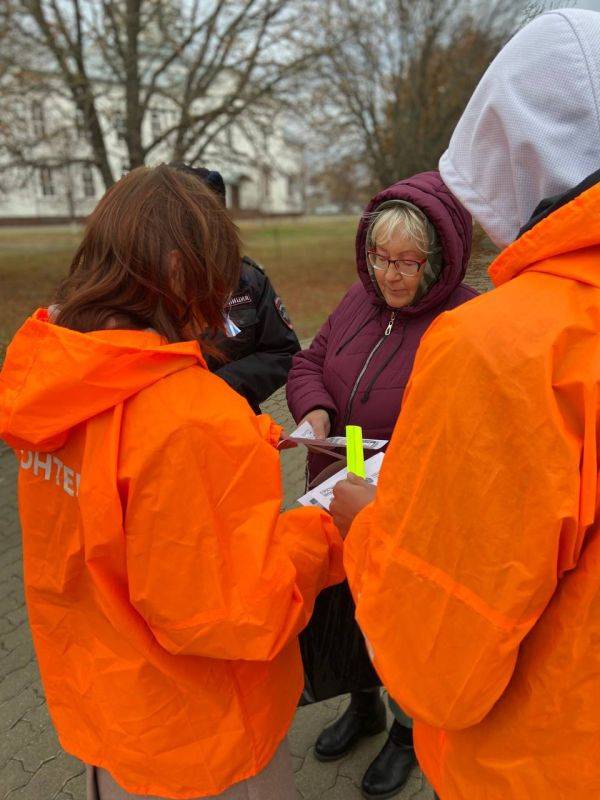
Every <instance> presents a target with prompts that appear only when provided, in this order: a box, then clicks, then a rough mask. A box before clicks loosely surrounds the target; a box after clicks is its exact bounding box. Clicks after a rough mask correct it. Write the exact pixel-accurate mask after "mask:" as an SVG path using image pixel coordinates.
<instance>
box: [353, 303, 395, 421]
mask: <svg viewBox="0 0 600 800" xmlns="http://www.w3.org/2000/svg"><path fill="white" fill-rule="evenodd" d="M395 319H396V312H395V311H392V316H391V317H390V321H389V322H388V324H387V328H386V329H385V331H384V332H383V336H382V337H381V339H380V340H379V341H378V342H377V344H376V345H375V347H374V348H373V349H372V350H371V352H370V353H369V355H368V356H367V360H366V361H365V363H364V364H363V366H362V369H361V371H360V372H359V373H358V376H357V378H356V380H355V381H354V386H353V387H352V391H351V392H350V399H349V400H348V405H347V407H346V415H345V417H344V425H343V429H344V430H345V428H346V425H347V424H348V420H349V419H350V414H351V413H352V404H353V403H354V398H355V396H356V392H357V391H358V386H359V384H360V382H361V381H362V379H363V377H364V374H365V372H366V371H367V370H368V368H369V364H370V363H371V361H372V360H373V356H374V355H375V353H376V352H377V351H378V350H379V348H380V347H381V345H382V344H383V343H384V342H385V340H386V339H387V337H388V336H389V335H390V333H391V332H392V328H393V327H394V320H395ZM341 435H342V436H343V435H344V434H343V431H342V434H341Z"/></svg>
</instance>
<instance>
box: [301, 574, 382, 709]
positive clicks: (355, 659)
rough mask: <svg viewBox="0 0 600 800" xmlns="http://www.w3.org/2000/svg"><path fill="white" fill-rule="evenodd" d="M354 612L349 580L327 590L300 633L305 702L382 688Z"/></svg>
mask: <svg viewBox="0 0 600 800" xmlns="http://www.w3.org/2000/svg"><path fill="white" fill-rule="evenodd" d="M355 612H356V608H355V606H354V600H353V599H352V595H351V593H350V589H349V587H348V583H347V582H346V581H345V582H344V583H341V584H338V585H337V586H331V587H330V588H329V589H325V590H324V591H323V592H321V594H320V595H319V596H318V597H317V601H316V603H315V610H314V613H313V616H312V618H311V620H310V622H309V624H308V626H307V627H306V628H305V630H304V631H303V632H302V633H301V634H300V650H301V652H302V661H303V663H304V673H305V680H306V688H305V692H304V700H305V702H309V703H310V702H313V703H314V702H318V701H320V700H327V699H328V698H330V697H337V696H338V695H340V694H346V693H347V692H358V691H362V690H365V689H372V688H374V687H377V686H380V685H381V681H380V679H379V676H378V675H377V673H376V672H375V670H374V669H373V665H372V664H371V659H370V658H369V654H368V653H367V648H366V646H365V640H364V637H363V635H362V633H361V631H360V628H359V627H358V625H357V624H356V620H355Z"/></svg>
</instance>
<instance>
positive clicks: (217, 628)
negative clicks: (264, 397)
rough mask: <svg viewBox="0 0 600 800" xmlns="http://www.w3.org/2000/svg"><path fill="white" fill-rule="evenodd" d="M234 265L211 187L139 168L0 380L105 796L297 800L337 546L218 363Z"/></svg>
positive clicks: (43, 609)
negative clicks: (285, 507)
mask: <svg viewBox="0 0 600 800" xmlns="http://www.w3.org/2000/svg"><path fill="white" fill-rule="evenodd" d="M239 268H240V254H239V244H238V238H237V232H236V229H235V226H234V225H233V223H232V222H231V220H230V219H229V217H228V216H227V214H226V212H225V210H224V208H223V207H222V205H221V204H220V203H219V202H218V200H217V199H216V198H215V196H214V194H213V193H212V192H211V191H210V189H208V188H203V187H201V186H199V184H198V181H197V180H196V179H195V178H194V177H192V176H189V175H185V174H183V173H180V172H177V171H176V170H174V169H172V168H169V167H166V166H160V167H156V168H154V169H148V168H139V169H137V170H134V171H133V172H131V173H130V174H129V175H128V176H127V177H125V178H123V179H122V180H121V181H119V183H117V184H116V185H115V186H113V187H112V188H111V189H110V190H109V191H108V192H107V194H106V195H105V197H104V198H103V199H102V200H101V201H100V203H99V205H98V207H97V208H96V210H95V211H94V213H93V214H92V216H91V217H90V219H89V222H88V225H87V228H86V231H85V234H84V237H83V241H82V243H81V246H80V247H79V249H78V251H77V253H76V254H75V257H74V259H73V263H72V265H71V271H70V275H69V277H68V278H67V279H66V281H65V282H64V283H63V285H62V286H61V288H60V290H59V292H58V294H57V298H56V305H55V306H54V308H53V310H52V311H51V312H50V313H48V312H47V311H45V310H40V311H38V312H37V313H36V314H35V315H34V316H33V317H31V318H30V319H29V320H27V321H26V322H25V324H24V325H23V327H22V328H21V329H20V331H19V332H18V333H17V334H16V336H15V338H14V340H13V342H12V344H11V346H10V347H9V350H8V354H7V358H6V362H5V365H4V368H3V370H2V373H1V374H0V436H1V437H2V438H3V439H5V440H6V441H7V442H8V443H9V444H10V445H11V446H12V447H13V448H15V450H16V451H17V453H18V457H19V459H20V465H21V469H20V474H19V505H20V514H21V522H22V528H23V543H24V562H25V585H26V594H27V603H28V610H29V619H30V624H31V629H32V633H33V638H34V643H35V647H36V652H37V656H38V660H39V663H40V670H41V675H42V681H43V684H44V689H45V692H46V698H47V701H48V706H49V709H50V713H51V716H52V719H53V722H54V724H55V726H56V728H57V731H58V734H59V737H60V740H61V743H62V745H63V747H64V748H65V750H67V751H68V752H70V753H72V754H73V755H75V756H77V757H79V758H80V759H82V760H83V761H84V762H86V764H88V765H89V766H88V798H90V800H92V798H93V799H94V800H117V799H118V800H122V799H123V798H133V797H139V796H140V795H143V796H144V797H145V796H146V795H151V796H152V797H155V798H157V797H161V798H198V797H215V796H218V797H220V798H228V800H235V799H237V798H253V800H267V798H268V799H269V800H271V798H275V797H277V798H278V800H291V798H293V797H295V791H294V787H293V779H292V772H291V768H290V764H289V757H288V756H287V753H286V750H285V742H284V740H285V736H286V732H287V730H288V727H289V725H290V722H291V720H292V717H293V714H294V710H295V707H296V704H297V701H298V697H299V695H300V693H301V690H302V682H303V681H302V666H301V662H300V657H299V653H298V644H297V634H298V632H299V631H300V630H301V629H302V628H303V627H304V625H305V624H306V622H307V621H308V619H309V617H310V614H311V611H312V607H313V603H314V598H315V596H316V595H317V594H318V592H319V591H320V590H321V589H322V588H324V587H325V586H327V585H329V584H331V583H334V582H336V581H339V580H341V579H342V577H343V572H342V569H341V542H340V539H339V535H338V534H337V531H336V530H335V529H334V528H333V526H332V524H331V522H330V520H329V518H328V516H327V515H326V514H321V513H320V512H318V511H316V510H314V509H302V510H298V511H294V512H290V513H288V514H284V515H280V514H279V509H280V505H281V499H282V498H281V481H280V469H279V460H278V455H277V451H276V450H275V447H274V445H275V444H276V442H277V441H278V439H279V435H280V429H279V427H278V426H277V425H275V424H274V423H273V422H272V420H270V419H269V418H267V417H264V416H262V417H261V416H259V417H256V416H255V415H254V414H253V413H252V411H251V409H250V407H249V406H248V404H247V403H246V402H245V401H244V400H243V399H242V398H241V397H239V396H238V395H237V394H236V393H235V392H234V391H233V390H232V389H230V388H229V387H228V386H227V384H226V383H225V382H224V381H222V380H221V379H220V378H218V377H216V376H215V375H213V374H211V373H210V372H209V371H208V370H207V369H206V364H205V360H204V356H203V354H202V352H201V348H200V346H199V344H198V339H200V338H201V337H202V335H203V333H204V331H205V330H206V329H207V328H211V329H214V328H223V326H224V320H223V308H224V307H225V305H226V302H227V299H228V297H229V294H230V292H231V291H232V290H233V288H234V287H235V286H236V283H237V280H238V277H239ZM209 346H210V345H208V344H206V345H203V347H204V348H205V349H206V348H208V347H209Z"/></svg>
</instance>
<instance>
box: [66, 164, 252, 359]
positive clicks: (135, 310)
mask: <svg viewBox="0 0 600 800" xmlns="http://www.w3.org/2000/svg"><path fill="white" fill-rule="evenodd" d="M174 252H175V253H176V255H175V256H174V257H172V254H173V253H174ZM173 262H175V264H174V263H173ZM239 275H240V245H239V238H238V233H237V228H236V227H235V225H234V224H233V222H232V220H231V218H230V217H229V215H228V214H227V212H226V211H225V209H224V208H223V205H222V203H220V202H219V200H218V198H217V197H216V196H215V194H214V192H212V191H211V189H209V188H208V187H206V186H204V185H203V184H202V183H201V182H200V181H199V180H198V179H197V178H196V177H194V176H192V175H186V174H185V173H183V172H180V171H178V170H176V169H173V168H172V167H168V166H166V165H165V164H162V165H161V166H158V167H154V168H149V167H138V168H137V169H134V170H133V171H132V172H130V173H129V174H128V175H126V176H125V177H123V178H121V180H120V181H119V182H118V183H116V184H115V185H114V186H112V187H111V188H110V189H109V190H108V191H107V192H106V194H105V195H104V197H103V198H102V200H100V202H99V203H98V205H97V207H96V209H95V210H94V212H93V213H92V215H91V216H90V217H89V219H88V222H87V225H86V229H85V233H84V237H83V240H82V242H81V244H80V246H79V248H78V250H77V252H76V253H75V256H74V258H73V261H72V262H71V268H70V271H69V276H68V277H67V278H66V279H65V280H64V281H63V283H62V284H61V286H60V287H59V289H58V292H57V296H56V304H57V305H58V306H59V311H58V314H57V317H56V320H55V321H56V324H58V325H62V326H63V327H66V328H71V329H73V330H77V331H82V332H87V331H92V330H99V329H102V328H106V327H109V326H110V327H120V328H153V329H154V330H156V331H157V332H158V333H160V334H161V335H162V336H164V338H165V339H166V340H167V341H169V342H177V341H183V340H185V339H198V338H200V337H202V336H203V335H204V334H205V333H206V331H207V329H208V330H215V329H217V330H218V329H221V330H222V329H223V309H224V307H225V304H226V302H227V300H228V298H229V296H230V294H231V292H232V291H233V290H234V289H235V287H236V286H237V283H238V281H239ZM202 346H203V348H204V349H205V350H206V351H208V352H209V353H211V354H212V355H215V354H216V353H215V348H214V345H212V344H211V343H210V342H207V341H203V342H202Z"/></svg>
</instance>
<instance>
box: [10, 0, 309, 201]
mask: <svg viewBox="0 0 600 800" xmlns="http://www.w3.org/2000/svg"><path fill="white" fill-rule="evenodd" d="M5 3H6V8H7V9H8V10H7V13H6V25H7V29H8V37H9V39H10V48H9V49H10V54H8V51H7V55H6V58H2V59H1V60H0V96H3V97H4V99H5V100H6V98H7V97H9V98H10V94H11V92H13V93H15V94H18V93H19V92H20V93H21V95H23V93H25V94H26V95H31V96H33V97H34V98H35V97H37V96H40V95H42V96H44V97H46V98H51V99H52V101H54V100H56V101H57V102H60V99H61V98H62V99H63V102H64V101H69V103H70V104H71V105H72V106H73V107H74V108H75V109H76V112H77V120H78V122H77V124H78V126H79V128H81V129H82V130H83V131H84V132H85V138H86V141H87V144H88V156H87V158H88V160H89V161H91V162H92V163H93V164H94V165H95V166H96V167H97V169H98V170H99V172H100V174H101V176H102V180H103V182H104V184H105V186H106V187H108V186H110V185H111V184H112V183H113V181H114V179H115V175H114V174H113V168H112V166H111V161H110V158H109V153H110V137H111V136H112V137H114V136H115V135H116V136H118V137H119V138H120V139H121V140H122V141H123V142H124V144H125V146H126V150H127V157H128V162H129V166H131V167H135V166H138V165H141V164H144V163H145V162H146V161H147V160H148V159H150V158H152V157H156V156H157V154H161V155H163V157H164V154H167V157H168V158H174V159H177V160H188V161H191V162H197V161H199V160H201V159H202V157H203V156H204V155H205V154H206V152H207V150H208V149H209V148H211V147H212V148H214V147H215V145H216V144H217V143H219V142H223V140H224V134H225V133H226V131H227V129H228V128H230V126H232V125H233V124H234V123H235V122H236V121H239V122H240V124H242V123H244V124H246V125H248V124H249V120H251V119H252V118H253V119H254V121H255V123H256V124H257V125H259V126H260V125H262V126H263V127H265V128H266V129H268V128H269V125H270V123H271V120H272V117H273V115H274V114H275V113H276V112H277V110H278V109H279V107H280V101H281V99H282V97H283V96H284V95H285V93H286V90H287V89H288V88H289V83H290V82H291V81H294V80H296V79H297V77H298V75H300V74H301V73H302V72H303V71H304V70H305V69H306V68H307V67H308V66H309V65H310V64H312V62H313V59H314V57H315V48H314V47H313V46H309V45H307V42H306V40H305V37H303V36H302V26H301V20H302V8H301V6H300V3H298V2H296V0H209V1H208V2H207V1H206V0H5ZM2 62H3V63H4V71H3V67H2ZM0 102H1V100H0ZM5 105H6V103H5ZM64 107H66V106H64ZM69 122H70V124H73V121H72V120H70V121H69ZM8 127H9V126H8ZM58 127H61V126H60V125H59V126H58ZM6 128H7V126H5V127H4V130H2V129H0V138H1V140H2V141H0V145H2V146H3V147H4V151H5V153H6V152H12V155H13V157H14V159H15V161H20V163H21V164H22V165H24V164H25V163H34V164H35V163H37V161H39V158H40V156H39V153H36V149H35V147H32V146H30V145H31V139H32V138H34V133H35V132H34V131H33V132H32V131H30V135H29V136H25V137H23V136H22V135H21V134H22V131H20V132H19V136H18V137H12V139H13V140H14V139H17V140H18V144H15V143H14V141H13V142H12V143H11V142H10V139H11V136H10V133H11V132H10V130H7V129H6ZM46 138H47V136H46ZM230 146H231V143H230ZM11 148H12V150H11ZM46 150H48V148H46ZM75 160H79V159H75Z"/></svg>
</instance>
